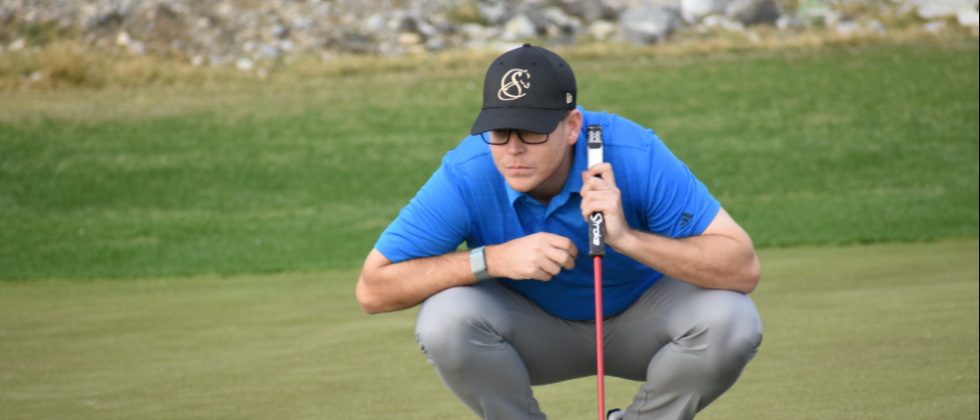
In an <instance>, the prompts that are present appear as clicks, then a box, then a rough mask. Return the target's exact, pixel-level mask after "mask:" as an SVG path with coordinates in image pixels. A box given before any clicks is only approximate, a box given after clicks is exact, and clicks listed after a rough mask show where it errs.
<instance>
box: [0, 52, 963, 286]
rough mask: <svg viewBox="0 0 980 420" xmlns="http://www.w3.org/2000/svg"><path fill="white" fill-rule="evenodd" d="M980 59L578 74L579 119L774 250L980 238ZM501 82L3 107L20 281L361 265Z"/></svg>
mask: <svg viewBox="0 0 980 420" xmlns="http://www.w3.org/2000/svg"><path fill="white" fill-rule="evenodd" d="M977 51H978V49H977V44H976V42H975V41H972V42H971V43H968V45H967V46H965V47H957V48H940V46H937V45H926V46H870V47H860V48H851V49H847V48H835V49H826V50H817V51H803V50H780V51H762V52H755V53H751V54H743V55H732V54H728V53H714V54H708V55H687V56H669V57H664V56H657V55H655V53H652V52H648V53H647V54H646V55H639V56H622V55H620V56H611V57H609V58H606V59H602V58H596V57H593V58H589V56H588V55H587V54H585V55H582V56H581V57H579V58H577V59H575V60H572V62H571V64H572V65H573V66H574V67H575V68H576V72H577V75H578V79H579V80H580V83H579V84H580V88H579V91H580V104H582V105H584V106H586V107H587V108H589V109H594V110H603V109H605V110H608V111H610V112H616V113H619V114H620V115H623V116H625V117H627V118H630V119H633V120H635V121H637V122H639V123H641V124H643V125H646V126H649V127H653V128H654V129H656V131H657V132H658V134H659V135H660V136H661V137H662V138H663V139H664V140H665V142H666V143H667V144H668V146H669V147H670V148H671V149H672V150H673V151H674V152H675V153H676V154H677V155H678V156H679V157H680V158H681V159H682V160H684V161H685V162H686V163H687V164H688V165H689V166H690V167H691V168H692V169H693V171H694V172H695V173H696V174H697V175H698V176H699V178H700V179H701V180H703V181H704V182H705V184H707V185H708V187H709V189H710V190H711V191H712V192H713V193H714V194H715V196H716V197H718V198H719V199H720V200H721V201H722V203H723V205H724V206H725V207H726V208H727V209H728V210H729V211H730V213H732V214H733V215H734V216H735V218H736V220H738V221H739V222H740V223H741V224H742V225H743V226H744V227H745V228H746V229H747V231H748V232H749V233H750V234H751V235H752V236H753V238H754V240H755V241H756V243H757V245H759V246H760V247H774V246H776V247H778V246H790V245H792V246H796V245H803V244H849V243H869V242H894V241H928V240H935V239H940V238H948V237H961V238H976V237H977V236H978V211H977V209H978V173H980V169H978V136H980V135H978V113H980V110H978V103H980V100H978V93H977V92H978V90H980V83H978V73H980V65H978V55H977ZM572 56H573V57H578V56H574V55H572ZM482 67H483V66H482V65H481V66H479V67H476V66H472V65H466V64H465V63H464V64H462V65H460V66H458V67H456V68H451V69H446V70H443V71H438V72H434V73H428V72H426V71H425V70H426V69H429V67H422V68H420V69H419V70H416V71H409V72H404V73H382V74H371V75H369V76H363V75H349V76H336V75H334V76H328V77H322V78H310V79H302V80H296V81H292V82H288V83H287V82H285V81H280V82H275V81H270V82H268V83H260V82H254V84H246V83H245V82H241V83H238V84H234V83H232V84H229V85H219V86H217V87H207V86H205V87H201V88H186V89H184V90H181V89H179V88H175V89H176V90H154V89H147V90H139V91H108V92H103V91H86V90H74V91H68V92H49V93H17V92H11V93H10V94H7V93H5V94H4V96H3V98H2V99H0V279H9V280H16V279H47V278H66V279H69V278H143V277H161V276H186V275H200V274H207V273H212V274H235V273H261V272H280V271H317V270H326V269H347V268H354V267H357V266H359V264H360V263H361V261H362V260H363V258H364V256H365V255H366V254H367V252H368V251H369V250H370V249H371V247H372V246H373V244H374V241H375V240H376V238H377V237H378V235H379V234H380V232H381V231H382V230H383V229H384V227H385V226H386V225H387V223H388V222H390V221H391V220H392V219H393V218H394V217H395V215H396V214H397V212H398V210H399V209H400V208H401V207H402V206H403V205H405V204H406V203H407V202H408V200H409V199H410V198H411V197H412V196H413V195H414V193H415V192H416V191H417V190H418V188H419V187H420V186H421V185H422V184H423V183H424V182H425V180H426V179H427V178H428V176H429V175H430V174H431V173H432V171H434V170H435V168H436V167H437V165H438V164H439V160H440V158H441V156H442V155H443V154H444V153H445V152H446V151H447V150H449V149H451V148H453V147H454V146H455V145H456V144H457V143H458V142H459V140H460V139H461V138H462V136H463V135H464V134H465V133H467V132H468V130H469V127H470V124H471V123H472V121H473V118H475V116H476V113H477V111H478V109H479V104H480V97H479V95H480V87H481V83H482V80H481V78H482V75H483V71H484V69H483V68H482Z"/></svg>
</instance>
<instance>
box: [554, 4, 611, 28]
mask: <svg viewBox="0 0 980 420" xmlns="http://www.w3.org/2000/svg"><path fill="white" fill-rule="evenodd" d="M562 3H563V6H564V9H565V11H566V12H568V14H570V15H573V16H578V17H580V18H582V20H583V21H585V23H586V24H591V23H592V22H595V21H597V20H599V19H602V18H603V17H605V16H604V7H603V4H602V0H564V1H562Z"/></svg>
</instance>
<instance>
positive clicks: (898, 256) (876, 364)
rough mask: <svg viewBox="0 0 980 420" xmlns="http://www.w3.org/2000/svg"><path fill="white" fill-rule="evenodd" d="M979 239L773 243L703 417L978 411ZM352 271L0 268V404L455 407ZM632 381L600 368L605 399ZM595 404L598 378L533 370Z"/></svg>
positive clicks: (831, 417) (99, 409)
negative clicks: (757, 325)
mask: <svg viewBox="0 0 980 420" xmlns="http://www.w3.org/2000/svg"><path fill="white" fill-rule="evenodd" d="M978 251H980V244H978V243H977V242H976V241H975V240H974V241H966V242H940V243H933V244H891V245H874V246H857V247H841V248H836V247H831V248H812V247H804V248H793V249H770V250H764V251H762V252H761V254H760V258H761V260H762V263H763V266H764V272H765V274H764V279H763V281H762V283H761V285H760V287H759V288H758V290H757V291H756V292H755V293H754V294H753V295H752V296H753V299H754V300H755V302H756V305H757V306H758V308H759V311H760V313H761V315H762V318H763V322H764V325H765V340H764V343H763V345H762V348H761V350H760V352H759V354H758V355H757V357H756V358H755V360H754V361H753V362H752V363H751V364H750V365H749V367H748V369H747V370H746V371H745V373H744V375H743V376H742V378H741V380H740V381H739V383H738V384H736V386H735V387H734V388H733V389H732V390H731V391H730V392H729V393H727V394H726V395H724V396H722V398H721V399H719V400H718V401H717V402H716V403H715V404H713V405H712V406H710V407H708V409H707V410H706V411H705V412H704V413H702V415H700V416H699V417H698V419H699V420H750V419H751V420H769V419H772V420H785V419H801V420H840V419H854V420H857V419H860V420H869V419H870V420H876V419H882V420H885V419H887V420H927V419H928V420H947V419H963V420H968V419H977V418H978V415H980V413H978V408H977V407H978V405H977V401H978V379H980V375H978V367H980V363H978V356H977V355H978V352H980V347H978V298H977V296H978V295H977V294H978V292H980V290H978V280H977V279H978V275H980V265H978V257H977V255H978ZM356 277H357V271H339V272H328V273H309V274H280V275H248V276H235V277H226V278H217V277H199V278H192V279H154V280H135V281H91V282H75V281H35V282H22V283H12V282H4V283H0V360H2V361H3V362H2V364H0V418H3V419H5V420H27V419H32V420H33V419H62V418H72V419H79V420H83V419H99V420H112V419H127V420H128V419H144V420H153V419H177V418H179V419H209V420H211V419H238V420H240V419H283V418H287V419H294V420H302V419H344V420H359V419H364V420H367V419H378V418H385V419H433V418H446V419H470V418H475V416H473V415H472V413H470V412H469V411H468V410H467V409H466V408H465V406H463V405H462V404H461V403H459V402H458V401H457V400H456V399H455V397H453V395H452V394H451V393H450V392H449V391H448V390H446V389H445V388H444V386H443V385H442V383H441V382H440V380H439V378H438V377H437V375H436V373H435V372H434V370H433V369H432V367H431V366H429V365H428V364H427V363H426V362H425V359H424V357H423V356H422V354H421V353H420V352H419V350H418V347H417V345H416V344H415V339H414V335H413V325H414V318H415V314H416V310H409V311H404V312H397V313H391V314H385V315H378V316H374V317H369V316H367V315H364V314H363V313H361V312H360V310H359V308H358V307H357V304H356V302H355V301H354V298H353V288H354V283H355V281H356ZM638 385H639V384H638V383H636V382H628V381H624V380H617V379H613V378H607V405H608V406H610V407H617V406H618V407H622V406H625V405H626V404H628V403H629V401H630V400H631V398H632V396H633V394H634V393H635V391H636V388H637V386H638ZM535 394H536V395H537V397H538V399H539V400H540V401H541V405H542V408H543V409H544V410H545V411H546V412H547V413H548V414H549V416H550V417H549V418H555V419H590V418H594V417H595V414H594V410H595V408H594V407H595V379H594V378H585V379H581V380H575V381H570V382H565V383H561V384H556V385H550V386H544V387H537V388H536V389H535Z"/></svg>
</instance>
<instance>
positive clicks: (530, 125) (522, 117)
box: [470, 108, 566, 136]
mask: <svg viewBox="0 0 980 420" xmlns="http://www.w3.org/2000/svg"><path fill="white" fill-rule="evenodd" d="M565 111H566V110H564V109H540V108H487V109H484V110H483V111H481V112H480V116H478V117H476V122H475V123H473V129H471V130H470V134H472V135H474V136H475V135H477V134H480V133H485V132H487V131H490V130H500V129H508V128H512V129H517V130H525V131H530V132H532V133H541V134H546V133H550V132H552V131H555V128H557V127H558V122H559V121H561V117H562V115H564V114H565Z"/></svg>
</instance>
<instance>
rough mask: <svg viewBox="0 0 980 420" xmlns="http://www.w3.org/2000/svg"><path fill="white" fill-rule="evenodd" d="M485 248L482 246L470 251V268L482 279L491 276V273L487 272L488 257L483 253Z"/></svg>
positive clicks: (477, 277)
mask: <svg viewBox="0 0 980 420" xmlns="http://www.w3.org/2000/svg"><path fill="white" fill-rule="evenodd" d="M483 248H485V247H482V246H481V247H479V248H473V250H471V251H470V270H471V271H473V275H474V276H476V279H477V280H480V281H483V280H487V279H490V278H491V277H490V274H488V273H487V257H486V256H485V255H484V254H483Z"/></svg>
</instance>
